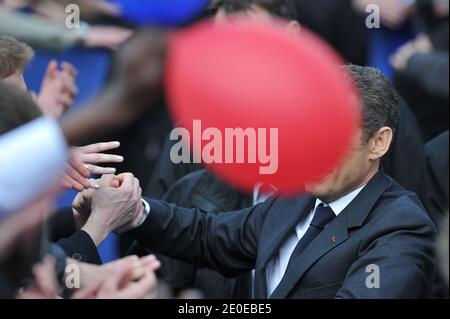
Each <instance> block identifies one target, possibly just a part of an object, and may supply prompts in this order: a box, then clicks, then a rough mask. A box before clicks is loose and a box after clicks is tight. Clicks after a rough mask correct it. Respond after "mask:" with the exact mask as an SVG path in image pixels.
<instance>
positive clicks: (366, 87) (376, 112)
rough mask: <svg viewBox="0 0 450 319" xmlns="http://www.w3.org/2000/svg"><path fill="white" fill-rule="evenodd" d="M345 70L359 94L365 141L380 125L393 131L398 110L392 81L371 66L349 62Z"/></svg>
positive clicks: (396, 122)
mask: <svg viewBox="0 0 450 319" xmlns="http://www.w3.org/2000/svg"><path fill="white" fill-rule="evenodd" d="M347 70H348V72H349V73H350V75H351V77H352V80H353V82H354V84H355V86H356V88H357V89H358V90H359V93H360V95H361V99H362V108H363V111H362V117H363V124H364V125H363V126H364V137H365V139H366V141H369V139H370V138H371V137H372V136H373V135H374V134H375V132H377V131H378V130H379V129H381V128H382V127H389V128H391V129H392V130H393V131H394V132H395V130H396V128H397V126H398V122H399V120H400V114H399V113H400V110H399V103H398V97H397V93H396V92H395V89H394V86H393V85H392V83H391V82H390V81H389V80H388V79H387V77H386V76H385V75H384V74H383V73H381V71H379V70H378V69H375V68H372V67H362V66H358V65H353V64H351V65H348V66H347Z"/></svg>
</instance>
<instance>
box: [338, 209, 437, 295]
mask: <svg viewBox="0 0 450 319" xmlns="http://www.w3.org/2000/svg"><path fill="white" fill-rule="evenodd" d="M389 215H390V216H387V217H385V218H383V219H384V222H383V221H381V222H382V223H383V225H380V226H382V227H379V228H378V229H379V231H378V232H376V233H373V234H366V235H367V240H365V243H363V245H362V247H363V248H362V249H361V250H360V253H359V258H358V259H357V260H356V261H355V262H354V263H353V265H352V266H351V267H350V269H349V271H348V272H347V276H346V279H345V281H344V283H343V286H342V288H341V289H340V290H339V291H338V293H337V295H336V298H349V299H350V298H357V299H417V298H427V297H429V296H430V293H431V288H432V282H433V278H434V271H435V260H434V237H435V234H436V230H435V228H434V225H433V223H432V222H431V220H430V219H429V217H428V216H427V214H426V213H425V212H424V211H418V210H417V209H415V210H412V209H409V208H408V207H402V208H399V209H396V210H395V209H393V210H391V211H389ZM392 217H393V218H392ZM396 219H397V220H402V221H404V222H403V225H401V226H400V225H397V226H396V225H394V223H393V222H392V221H393V220H394V221H395V220H396ZM372 222H374V221H372ZM378 222H380V221H378ZM405 223H406V225H405Z"/></svg>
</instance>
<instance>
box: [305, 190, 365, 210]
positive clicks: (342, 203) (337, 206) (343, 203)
mask: <svg viewBox="0 0 450 319" xmlns="http://www.w3.org/2000/svg"><path fill="white" fill-rule="evenodd" d="M365 186H366V185H363V186H361V187H360V188H358V189H355V190H354V191H353V192H351V193H348V194H347V195H345V196H343V197H341V198H339V199H337V200H335V201H334V202H332V203H329V204H325V203H323V202H322V201H321V200H320V199H316V205H315V206H314V210H316V208H317V206H319V205H320V204H324V205H325V206H330V207H331V209H332V210H333V213H334V214H335V215H336V216H338V215H339V214H340V213H341V212H342V211H343V210H344V209H345V208H346V207H347V206H348V205H350V203H351V202H352V201H353V200H354V199H355V198H356V196H358V194H359V193H360V192H361V191H362V190H363V188H364V187H365Z"/></svg>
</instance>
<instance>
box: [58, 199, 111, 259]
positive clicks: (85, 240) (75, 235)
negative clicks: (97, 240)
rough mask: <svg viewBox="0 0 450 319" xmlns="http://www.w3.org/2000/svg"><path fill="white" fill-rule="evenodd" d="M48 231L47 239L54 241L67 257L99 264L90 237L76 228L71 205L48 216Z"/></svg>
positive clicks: (96, 252)
mask: <svg viewBox="0 0 450 319" xmlns="http://www.w3.org/2000/svg"><path fill="white" fill-rule="evenodd" d="M49 232H50V238H49V240H50V241H52V242H56V244H57V245H58V246H60V247H61V248H62V249H63V250H64V252H65V253H66V255H67V257H70V258H73V259H77V260H79V261H82V262H85V263H89V264H98V265H100V264H101V263H102V261H101V259H100V256H99V254H98V250H97V247H96V246H95V244H94V242H93V241H92V239H91V237H90V236H89V235H88V234H87V233H86V232H84V231H83V230H78V231H77V230H76V228H75V220H74V218H73V213H72V208H71V207H67V208H61V209H59V210H58V212H56V213H55V214H54V216H53V217H52V218H50V220H49Z"/></svg>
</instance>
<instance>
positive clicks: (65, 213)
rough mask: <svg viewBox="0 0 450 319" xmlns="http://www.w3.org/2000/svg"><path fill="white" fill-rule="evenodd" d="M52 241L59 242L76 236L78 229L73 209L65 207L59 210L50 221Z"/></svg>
mask: <svg viewBox="0 0 450 319" xmlns="http://www.w3.org/2000/svg"><path fill="white" fill-rule="evenodd" d="M48 226H49V233H50V241H53V242H54V241H58V240H60V239H62V238H67V237H69V236H71V235H72V234H74V233H75V232H76V231H77V229H76V227H75V219H74V216H73V211H72V207H64V208H60V209H58V210H57V211H56V212H55V213H54V214H53V215H52V216H51V217H50V218H49V221H48Z"/></svg>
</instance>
